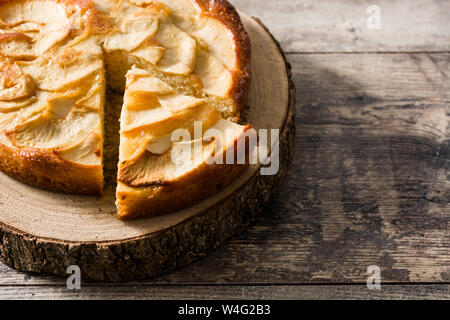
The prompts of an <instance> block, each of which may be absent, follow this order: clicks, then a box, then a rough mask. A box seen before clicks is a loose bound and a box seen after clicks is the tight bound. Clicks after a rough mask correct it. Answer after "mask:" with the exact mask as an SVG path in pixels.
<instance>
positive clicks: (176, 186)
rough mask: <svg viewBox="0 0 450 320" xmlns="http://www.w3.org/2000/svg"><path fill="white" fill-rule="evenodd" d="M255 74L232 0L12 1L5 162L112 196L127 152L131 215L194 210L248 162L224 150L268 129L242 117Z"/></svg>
mask: <svg viewBox="0 0 450 320" xmlns="http://www.w3.org/2000/svg"><path fill="white" fill-rule="evenodd" d="M249 84H250V43H249V39H248V35H247V33H246V31H245V29H244V27H243V25H242V23H241V20H240V18H239V15H238V14H237V12H236V10H235V9H234V8H233V7H232V6H231V5H230V4H229V3H228V2H227V1H225V0H158V1H153V0H0V170H2V171H3V172H4V173H6V174H8V175H10V176H12V177H14V178H16V179H18V180H20V181H22V182H24V183H27V184H29V185H33V186H36V187H40V188H43V189H47V190H52V191H57V192H66V193H72V194H84V195H95V194H101V193H102V192H103V188H104V172H103V171H104V163H105V164H106V163H108V162H111V159H114V157H113V155H112V154H111V152H113V151H111V150H112V149H114V150H118V153H119V154H118V158H119V159H118V168H117V169H116V170H117V181H116V182H117V189H116V193H117V194H116V196H117V202H116V204H117V209H118V210H117V211H118V217H119V218H120V219H132V218H138V217H149V216H155V215H161V214H165V213H169V212H172V211H175V210H179V209H182V208H186V207H188V206H191V205H193V204H195V203H196V202H198V201H200V200H202V199H204V198H205V197H208V196H210V195H212V194H214V193H217V192H218V191H220V190H221V189H222V188H224V187H225V186H227V185H229V184H230V183H232V182H233V181H235V180H236V179H237V178H238V177H239V176H240V175H241V174H242V173H243V171H244V170H245V169H246V168H247V166H248V164H247V162H248V161H247V162H246V161H244V162H242V161H241V162H239V161H237V162H236V161H235V162H233V163H227V161H217V160H218V159H222V160H224V159H225V156H226V155H227V154H234V153H236V149H237V146H238V145H240V144H241V142H242V141H245V140H246V139H247V137H249V136H252V135H256V133H255V131H254V130H253V129H252V128H251V126H250V125H239V124H237V123H238V122H240V121H241V120H242V119H241V112H242V111H243V109H244V108H245V106H246V99H247V95H248V89H249ZM118 94H120V95H121V97H122V101H121V105H122V106H121V111H120V129H118V130H117V131H118V135H120V143H117V145H114V146H112V147H111V145H110V146H109V147H107V146H106V144H105V143H106V142H105V140H108V132H111V130H112V128H115V127H114V126H111V125H110V123H111V121H117V123H119V119H110V118H114V117H113V116H111V115H112V114H113V113H111V112H109V110H108V107H109V106H110V105H111V100H112V96H117V95H118ZM105 127H106V128H105ZM114 130H115V129H114ZM174 132H182V133H184V134H181V135H180V137H179V138H178V139H174ZM219 136H220V137H224V138H223V139H218V137H219ZM244 143H245V142H244ZM185 150H190V151H192V152H184V151H185ZM114 152H116V151H114ZM248 152H250V151H249V150H248V149H247V150H246V157H247V156H248Z"/></svg>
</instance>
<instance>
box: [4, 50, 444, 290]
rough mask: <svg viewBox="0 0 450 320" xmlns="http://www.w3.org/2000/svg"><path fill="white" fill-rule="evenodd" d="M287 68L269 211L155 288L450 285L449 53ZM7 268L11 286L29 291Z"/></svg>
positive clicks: (340, 57)
mask: <svg viewBox="0 0 450 320" xmlns="http://www.w3.org/2000/svg"><path fill="white" fill-rule="evenodd" d="M290 61H291V63H292V64H293V66H294V67H293V72H294V80H295V82H296V84H297V100H298V103H297V119H296V121H297V123H298V130H297V134H296V144H295V156H294V159H293V162H292V164H291V168H290V171H289V177H288V178H287V181H286V183H285V184H284V186H283V187H282V189H281V191H280V192H279V194H278V196H277V197H276V199H275V200H274V201H273V203H272V205H271V208H270V209H269V210H267V212H266V213H265V214H264V216H263V217H261V218H259V219H258V221H257V223H256V224H255V225H254V226H253V227H252V228H251V229H250V230H249V232H248V233H246V234H244V235H242V236H240V237H238V238H234V239H232V240H231V241H229V242H228V243H226V244H225V245H224V246H222V247H221V248H220V249H219V250H218V251H216V252H214V253H213V254H212V255H211V256H209V257H207V258H205V259H203V260H201V261H199V262H197V263H195V264H194V265H192V266H189V267H187V268H184V269H182V270H180V271H178V272H175V273H172V274H169V275H165V276H162V277H158V278H155V279H151V280H149V282H148V283H159V284H170V283H172V284H181V283H184V284H215V283H221V284H241V283H242V284H244V283H250V284H264V283H270V284H273V283H277V284H280V283H283V284H295V283H297V284H301V283H354V282H365V281H366V278H367V275H366V270H367V267H368V266H370V265H378V266H379V267H380V268H381V270H382V281H383V282H385V283H386V282H393V283H398V282H421V283H423V282H449V281H450V237H449V233H448V232H449V226H450V207H449V199H450V181H449V177H448V171H449V169H450V149H449V146H450V144H449V138H450V137H449V125H448V124H449V112H450V109H449V105H448V104H449V101H450V83H449V82H448V81H445V77H448V75H450V54H443V53H440V54H414V55H410V54H395V55H393V54H364V55H362V54H354V55H350V54H332V55H290ZM0 270H1V273H2V276H1V277H0V283H2V284H3V285H8V284H14V283H23V282H22V281H23V278H24V276H23V275H22V274H17V273H16V272H14V271H11V270H10V269H7V268H6V267H4V266H3V267H1V269H0ZM48 281H50V282H48ZM28 283H33V284H51V283H54V282H52V280H49V279H47V278H43V279H41V278H35V277H34V276H33V277H32V279H31V281H28Z"/></svg>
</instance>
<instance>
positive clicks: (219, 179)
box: [117, 165, 248, 220]
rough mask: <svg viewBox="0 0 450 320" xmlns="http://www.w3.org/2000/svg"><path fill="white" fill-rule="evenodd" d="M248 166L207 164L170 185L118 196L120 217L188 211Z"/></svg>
mask: <svg viewBox="0 0 450 320" xmlns="http://www.w3.org/2000/svg"><path fill="white" fill-rule="evenodd" d="M247 168H248V166H246V165H204V167H202V168H201V170H196V172H195V173H192V174H189V175H186V176H184V177H183V178H182V179H180V180H178V181H176V182H174V183H171V184H170V185H163V186H154V187H147V188H141V189H137V190H133V191H132V192H118V193H117V207H118V215H117V217H118V218H119V219H121V220H131V219H136V218H142V217H147V218H149V217H155V216H159V215H164V214H167V213H170V212H174V211H176V210H180V209H184V208H188V207H190V206H192V205H194V204H195V203H197V202H198V201H200V200H203V199H205V198H207V197H209V196H211V195H213V194H215V193H217V192H219V191H220V190H222V189H223V188H224V187H226V186H228V185H230V184H231V183H232V182H233V181H235V180H236V179H237V178H238V177H239V176H240V175H241V174H242V173H244V171H245V170H246V169H247Z"/></svg>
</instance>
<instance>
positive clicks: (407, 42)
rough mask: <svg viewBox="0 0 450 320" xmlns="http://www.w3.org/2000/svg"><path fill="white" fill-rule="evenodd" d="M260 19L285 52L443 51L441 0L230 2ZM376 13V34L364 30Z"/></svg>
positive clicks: (444, 5) (449, 24) (449, 26)
mask: <svg viewBox="0 0 450 320" xmlns="http://www.w3.org/2000/svg"><path fill="white" fill-rule="evenodd" d="M231 2H232V3H233V4H235V5H236V6H237V7H238V8H240V9H241V10H243V11H244V12H246V13H248V14H250V15H252V16H256V17H259V18H261V19H262V20H263V21H264V23H265V24H266V25H267V26H268V27H269V28H270V30H271V31H272V32H273V34H274V35H275V36H276V37H277V39H279V40H280V41H281V44H282V46H283V48H284V49H285V50H286V51H287V52H288V53H294V52H312V53H314V52H335V51H344V52H356V51H360V52H361V51H371V52H375V51H376V52H379V51H449V50H450V33H449V32H448V30H450V19H449V14H448V13H449V12H450V2H449V1H447V0H438V1H428V0H397V1H390V0H377V1H373V0H345V1H336V0H321V1H316V0H276V1H266V0H232V1H231ZM371 5H377V6H379V8H380V9H381V29H380V30H369V29H368V28H367V18H368V15H367V13H366V10H367V8H368V7H369V6H371Z"/></svg>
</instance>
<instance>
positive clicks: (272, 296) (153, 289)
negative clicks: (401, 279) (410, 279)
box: [0, 285, 450, 300]
mask: <svg viewBox="0 0 450 320" xmlns="http://www.w3.org/2000/svg"><path fill="white" fill-rule="evenodd" d="M0 299H70V300H75V299H121V300H122V299H131V300H135V299H141V300H144V299H148V300H152V299H157V300H172V299H173V300H196V299H200V300H204V299H207V300H210V299H219V300H228V299H240V300H241V299H242V300H245V299H257V300H277V299H286V300H291V299H293V300H304V299H314V300H321V299H352V300H353V299H356V300H358V299H361V300H365V299H450V285H395V286H382V287H381V290H368V289H367V287H366V286H357V285H349V286H342V285H335V286H330V285H320V286H290V285H289V286H246V285H243V286H179V285H173V286H123V285H101V286H82V287H81V290H80V291H72V290H68V289H67V288H66V287H63V286H60V287H47V286H44V287H43V286H30V287H0Z"/></svg>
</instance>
